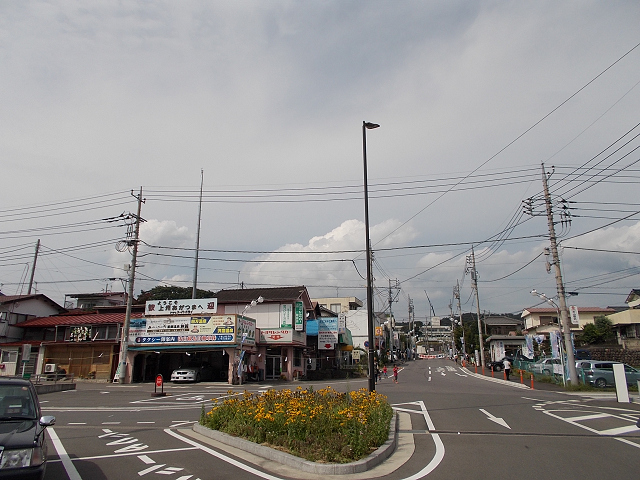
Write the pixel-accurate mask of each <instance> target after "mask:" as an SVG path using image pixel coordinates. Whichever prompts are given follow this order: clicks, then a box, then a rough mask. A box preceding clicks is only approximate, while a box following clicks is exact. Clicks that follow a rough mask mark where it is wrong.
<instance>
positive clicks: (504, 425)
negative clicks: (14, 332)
mask: <svg viewBox="0 0 640 480" xmlns="http://www.w3.org/2000/svg"><path fill="white" fill-rule="evenodd" d="M478 410H480V411H481V412H482V413H484V414H485V415H486V416H487V419H488V420H491V421H492V422H495V423H497V424H498V425H501V426H503V427H506V428H508V429H509V430H511V427H510V426H509V425H507V422H505V421H504V419H502V418H500V417H495V416H493V415H491V414H490V413H489V412H487V411H486V410H485V409H483V408H479V409H478Z"/></svg>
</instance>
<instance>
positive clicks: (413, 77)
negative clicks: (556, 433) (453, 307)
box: [0, 0, 640, 319]
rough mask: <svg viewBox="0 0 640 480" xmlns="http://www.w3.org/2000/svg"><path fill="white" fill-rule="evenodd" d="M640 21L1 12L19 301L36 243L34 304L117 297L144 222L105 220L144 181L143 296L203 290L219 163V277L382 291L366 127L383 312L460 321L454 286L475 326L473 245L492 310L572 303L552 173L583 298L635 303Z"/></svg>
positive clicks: (446, 13) (458, 14)
mask: <svg viewBox="0 0 640 480" xmlns="http://www.w3.org/2000/svg"><path fill="white" fill-rule="evenodd" d="M639 19H640V3H638V2H637V1H626V2H625V1H617V2H590V1H580V2H557V1H548V2H546V1H535V2H520V1H518V2H502V1H492V2H466V1H460V2H456V1H442V2H426V1H366V2H364V1H361V2H354V1H351V2H346V1H344V2H337V1H317V2H302V1H298V2H294V1H270V2H262V1H255V2H252V1H243V2H231V1H228V2H220V1H207V2H196V1H181V2H160V1H156V2H128V1H123V2H110V1H96V0H92V1H85V2H83V1H76V2H71V1H65V2H55V1H51V2H38V1H31V2H29V1H25V2H1V3H0V82H1V83H0V106H1V108H0V131H2V134H1V135H0V155H1V156H2V179H3V182H2V197H1V198H2V206H1V207H0V219H1V227H0V284H2V286H1V291H2V292H3V293H4V294H16V293H26V288H27V287H26V285H25V284H28V281H29V274H30V269H31V266H32V262H33V253H34V250H35V244H36V241H37V239H40V240H41V243H42V248H41V250H40V256H39V257H38V261H37V268H36V271H35V277H34V280H35V282H36V287H37V291H38V292H40V293H44V294H46V295H48V296H50V297H51V298H52V299H53V300H55V301H57V302H59V303H61V304H62V302H63V301H64V295H65V294H75V293H81V292H99V291H103V290H104V289H105V288H108V289H113V290H114V291H122V290H123V284H122V282H121V281H120V280H118V279H121V278H122V279H124V278H126V273H125V271H124V268H123V267H124V265H125V264H127V263H129V262H130V261H131V256H130V254H129V252H127V251H125V252H118V251H117V250H116V245H117V242H118V241H119V240H123V239H124V238H125V236H126V227H124V226H123V222H121V221H116V222H107V221H105V220H103V219H105V218H110V217H117V216H118V215H120V214H121V213H129V212H131V213H135V211H136V200H135V198H134V197H133V196H132V195H131V190H134V193H135V194H137V193H138V191H139V189H140V187H142V189H143V197H144V198H145V199H146V201H145V203H144V204H143V206H142V217H143V218H144V219H145V220H147V221H146V223H144V224H143V226H142V230H141V238H142V240H143V242H144V245H143V246H142V247H141V252H140V254H141V257H140V261H139V263H140V264H141V266H140V267H139V268H138V275H137V277H136V282H135V292H136V295H137V294H139V292H140V290H141V289H144V290H148V289H150V288H152V287H153V286H155V285H158V284H159V283H161V282H164V284H171V285H181V286H191V284H192V281H193V265H194V261H193V256H194V251H193V250H194V247H195V244H196V232H197V220H198V195H199V190H200V181H201V169H202V170H203V172H204V173H203V179H204V181H203V190H204V201H203V204H202V222H201V225H202V227H201V238H200V247H201V249H202V251H201V252H200V262H199V265H200V269H199V275H198V286H199V287H200V288H204V289H211V290H218V289H220V288H236V287H237V286H238V285H239V284H241V283H242V284H244V285H245V286H246V287H254V288H255V287H258V288H259V287H262V286H264V287H266V286H281V285H297V284H304V285H307V286H308V289H309V292H310V294H311V296H312V297H321V296H334V295H339V296H357V297H358V298H360V299H362V300H363V301H364V300H365V298H366V290H365V281H364V276H365V272H366V266H365V260H364V254H363V250H364V245H365V229H364V201H363V186H362V185H363V161H362V158H363V155H362V153H363V152H362V122H363V121H367V122H375V123H378V124H380V125H381V126H380V128H378V129H375V130H368V131H367V154H368V155H367V160H368V177H369V195H370V202H369V213H370V223H371V240H372V246H373V251H374V257H375V265H374V271H373V273H374V276H375V287H376V296H375V306H376V310H383V309H384V308H385V306H386V305H387V300H388V287H389V281H390V280H391V281H392V282H393V284H394V285H395V283H396V280H397V282H398V285H399V287H400V290H399V291H396V290H394V297H395V296H396V295H397V302H396V303H394V304H393V309H394V312H395V313H396V316H397V317H398V318H400V319H401V318H403V316H404V317H406V316H407V310H408V298H409V297H411V298H412V299H414V304H415V314H416V319H423V318H425V316H427V315H429V311H430V308H429V306H428V305H429V304H428V301H427V295H428V297H429V299H430V300H431V303H432V304H433V309H434V311H435V313H436V315H440V316H444V315H447V314H448V313H449V303H450V302H451V300H452V291H453V287H454V286H455V285H456V282H459V283H460V285H461V303H462V310H463V311H464V312H469V311H474V312H475V310H476V305H475V299H474V297H473V296H472V292H471V280H470V276H469V275H468V274H466V275H465V269H466V267H467V266H468V263H467V256H468V255H469V254H470V249H471V246H472V245H473V248H474V250H475V254H476V262H477V265H476V267H477V271H478V273H479V296H480V309H481V310H486V311H490V312H518V311H521V310H522V309H523V308H526V307H530V306H534V305H537V304H538V303H539V302H538V300H537V299H536V298H533V297H532V296H531V294H530V293H529V292H530V291H531V289H533V288H535V289H537V290H538V291H539V292H544V293H546V294H547V295H548V296H550V297H552V296H554V295H555V294H556V292H555V280H554V277H553V275H552V274H551V275H549V274H547V272H546V268H545V257H544V255H541V254H542V253H543V249H544V248H545V247H548V246H549V240H548V225H547V220H546V217H545V216H543V215H542V214H543V208H542V203H541V202H540V199H541V198H542V197H541V192H542V167H541V164H542V163H543V162H544V164H545V167H546V169H547V172H548V173H549V174H550V177H549V184H550V187H551V192H552V194H553V199H554V211H555V213H556V218H555V219H556V221H557V222H558V223H557V225H556V229H557V233H558V236H559V240H560V241H561V249H560V251H561V255H562V270H563V274H564V279H565V282H566V289H567V290H568V291H573V292H579V296H578V297H572V298H571V299H570V300H569V303H570V304H575V305H578V306H599V307H606V306H608V305H623V304H624V300H625V298H626V296H627V294H628V293H629V291H630V290H631V289H632V288H635V287H640V282H639V278H640V276H639V274H640V261H639V254H640V215H637V214H635V212H637V211H639V210H640V200H639V196H638V181H639V179H640V165H638V164H637V163H636V162H639V161H640V149H638V150H635V149H636V148H638V147H639V146H640V141H639V140H637V139H636V138H635V136H636V135H638V133H640V127H636V125H637V124H638V122H640V116H639V115H638V112H640V87H638V83H639V82H640V47H637V48H635V47H636V46H637V45H638V43H639V42H640V34H639V33H640V30H639V29H638V20H639ZM552 166H554V167H555V169H554V168H553V167H552ZM552 172H553V173H552ZM530 197H532V198H534V200H535V201H534V203H533V205H534V207H535V208H534V213H535V214H536V215H534V216H528V215H526V214H523V210H522V204H521V202H522V201H523V200H526V199H528V198H530ZM561 198H562V199H564V200H566V201H567V202H572V203H567V204H566V205H567V206H568V207H569V211H570V213H571V215H572V222H571V225H570V227H568V226H567V225H564V224H562V223H561V222H560V220H561V219H560V216H559V213H560V211H561V210H562V205H561V203H559V202H560V199H561ZM283 252H288V253H283ZM110 278H111V279H116V280H109V279H110Z"/></svg>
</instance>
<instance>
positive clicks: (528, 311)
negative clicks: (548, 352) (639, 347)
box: [522, 307, 616, 336]
mask: <svg viewBox="0 0 640 480" xmlns="http://www.w3.org/2000/svg"><path fill="white" fill-rule="evenodd" d="M570 309H571V312H570V319H569V321H570V324H571V331H572V332H579V331H580V330H582V329H583V328H584V326H585V325H586V324H588V323H594V319H595V318H596V317H599V316H608V315H612V314H613V313H615V312H616V310H615V309H613V308H600V307H570ZM522 319H523V320H524V331H525V332H526V333H533V334H536V335H545V336H548V335H549V332H550V331H551V330H558V329H559V328H560V319H559V312H558V309H557V308H548V307H542V308H534V307H532V308H525V309H524V310H523V311H522Z"/></svg>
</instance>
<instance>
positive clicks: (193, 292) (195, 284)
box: [191, 169, 204, 298]
mask: <svg viewBox="0 0 640 480" xmlns="http://www.w3.org/2000/svg"><path fill="white" fill-rule="evenodd" d="M203 183H204V170H203V169H200V206H199V207H198V232H197V234H196V263H195V266H194V267H193V289H192V290H191V298H196V292H197V287H198V254H199V253H200V218H201V217H202V184H203Z"/></svg>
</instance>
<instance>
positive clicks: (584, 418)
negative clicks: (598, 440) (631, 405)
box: [522, 397, 640, 448]
mask: <svg viewBox="0 0 640 480" xmlns="http://www.w3.org/2000/svg"><path fill="white" fill-rule="evenodd" d="M522 398H525V399H527V400H533V401H537V402H541V403H538V404H536V405H533V408H535V409H536V410H538V411H541V412H543V413H544V414H545V415H549V416H550V417H553V418H557V419H558V420H562V421H563V422H567V423H569V424H571V425H574V426H576V427H579V428H582V429H583V430H587V431H589V432H591V433H596V434H598V435H602V436H609V437H614V439H615V440H618V441H619V442H622V443H626V444H627V445H631V446H633V447H636V448H640V444H638V443H636V442H632V441H631V440H629V439H626V438H620V437H618V435H623V434H625V433H631V432H638V431H640V428H638V426H637V425H636V421H637V412H636V411H634V410H629V409H623V408H615V407H599V408H601V409H603V410H604V409H607V410H615V411H618V412H624V413H622V414H620V415H614V414H613V413H603V412H598V411H588V410H587V411H586V412H584V413H583V411H580V413H583V414H581V415H574V416H573V417H570V416H563V415H567V414H571V413H574V412H578V411H579V410H576V409H577V408H579V407H582V408H593V406H591V405H589V406H587V405H581V404H579V403H575V402H576V401H575V400H570V401H566V400H565V401H562V400H561V401H544V400H540V399H535V398H527V397H522ZM570 402H571V403H570ZM549 406H552V407H553V410H547V408H548V407H549ZM562 407H564V408H562ZM603 418H612V419H615V420H617V421H620V420H622V421H624V422H629V424H628V425H623V426H621V427H615V428H609V429H605V430H597V429H595V428H592V427H589V426H588V425H586V424H584V423H581V422H589V421H590V420H599V419H603Z"/></svg>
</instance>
